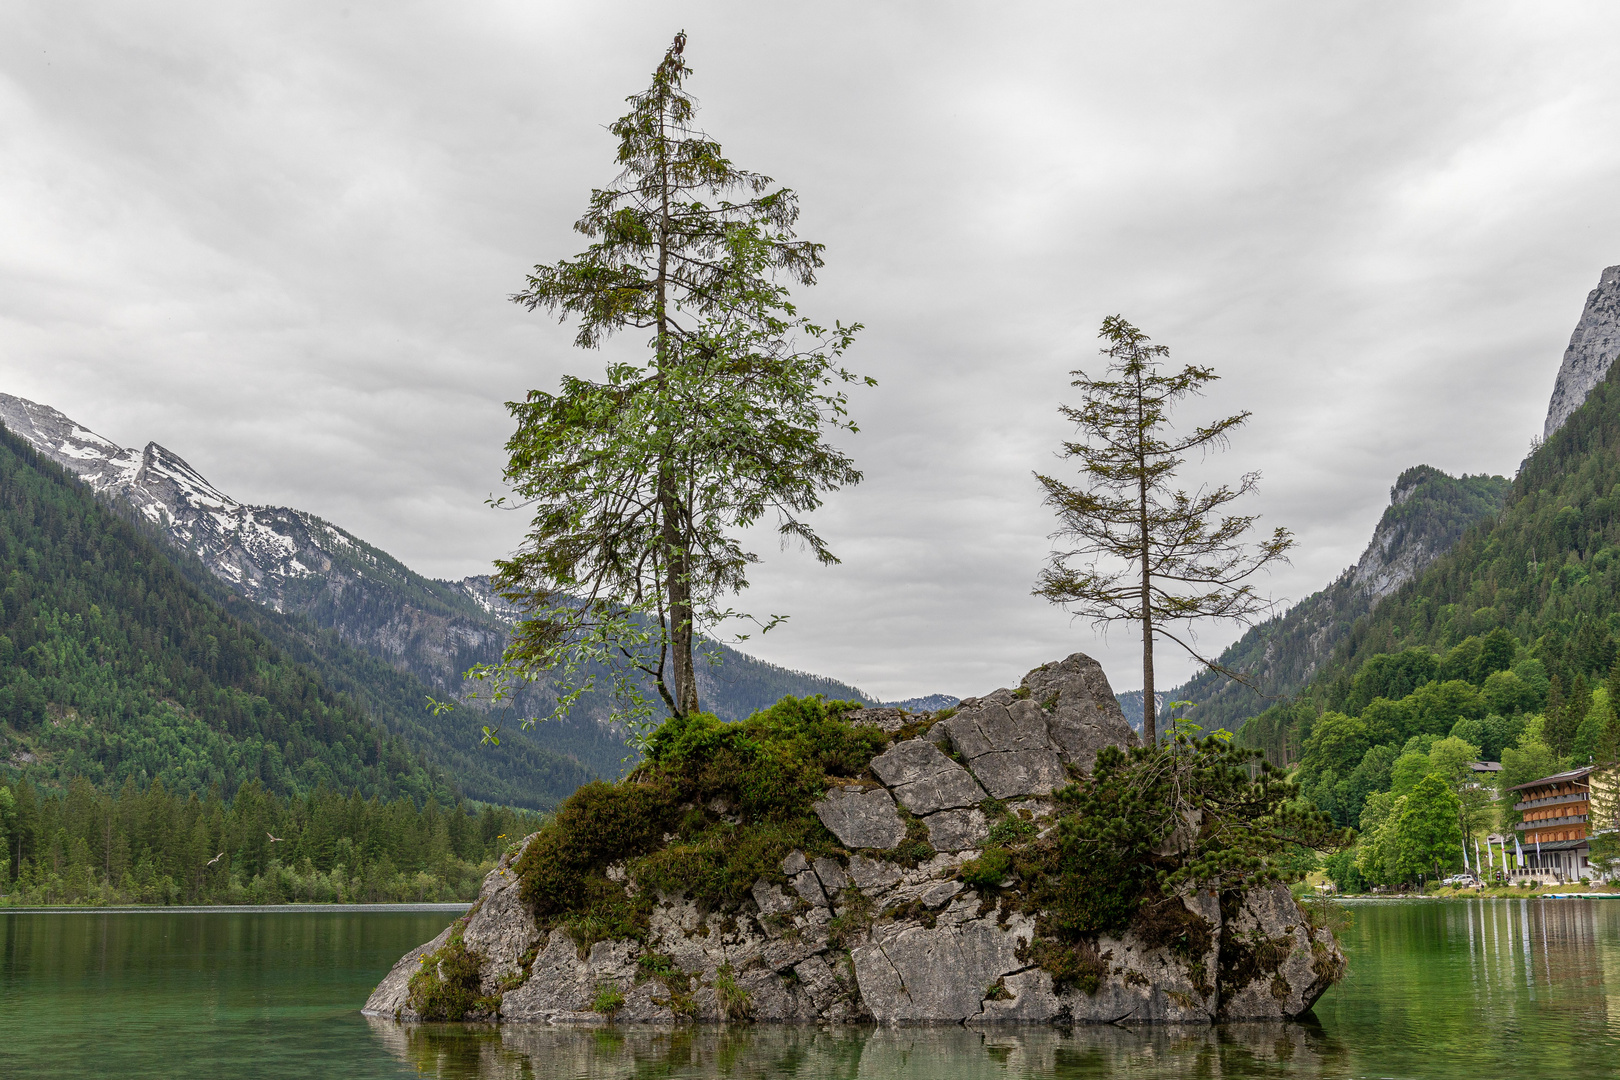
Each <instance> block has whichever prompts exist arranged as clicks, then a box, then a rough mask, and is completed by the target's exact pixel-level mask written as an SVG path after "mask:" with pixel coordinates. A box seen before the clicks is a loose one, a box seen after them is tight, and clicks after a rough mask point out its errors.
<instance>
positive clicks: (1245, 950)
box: [1219, 885, 1345, 1020]
mask: <svg viewBox="0 0 1620 1080" xmlns="http://www.w3.org/2000/svg"><path fill="white" fill-rule="evenodd" d="M1223 939H1224V940H1223V941H1222V945H1221V1001H1220V1011H1219V1015H1220V1017H1221V1019H1223V1020H1281V1019H1285V1018H1290V1017H1294V1016H1299V1015H1301V1014H1302V1013H1304V1012H1305V1011H1306V1010H1307V1009H1309V1008H1310V1007H1311V1006H1312V1005H1314V1004H1315V1003H1316V999H1317V998H1319V997H1321V996H1322V995H1323V994H1324V993H1326V992H1327V988H1328V987H1330V986H1332V985H1333V984H1334V982H1336V981H1337V980H1338V979H1339V977H1340V976H1341V975H1343V974H1344V967H1345V960H1344V954H1343V953H1341V952H1340V951H1339V948H1338V945H1337V944H1335V942H1334V940H1333V935H1332V933H1330V932H1329V931H1327V930H1325V929H1313V928H1312V927H1311V925H1310V921H1309V920H1308V919H1306V918H1305V915H1304V913H1303V912H1302V911H1300V908H1299V905H1298V904H1297V903H1295V902H1294V898H1293V897H1292V896H1291V895H1289V892H1288V889H1287V887H1286V886H1283V885H1275V886H1273V887H1272V888H1270V889H1255V890H1252V891H1250V892H1249V893H1248V894H1247V895H1246V896H1244V898H1243V904H1242V906H1241V907H1240V908H1239V909H1238V910H1237V913H1236V914H1235V915H1234V916H1233V917H1232V918H1231V919H1230V920H1228V921H1227V923H1226V926H1225V933H1224V935H1223Z"/></svg>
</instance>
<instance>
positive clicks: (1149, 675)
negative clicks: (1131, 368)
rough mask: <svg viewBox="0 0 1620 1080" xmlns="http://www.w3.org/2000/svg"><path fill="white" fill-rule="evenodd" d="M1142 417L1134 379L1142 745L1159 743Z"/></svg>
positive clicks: (1139, 381)
mask: <svg viewBox="0 0 1620 1080" xmlns="http://www.w3.org/2000/svg"><path fill="white" fill-rule="evenodd" d="M1143 422H1144V421H1143V417H1142V379H1141V376H1140V375H1138V376H1137V379H1136V438H1137V444H1136V445H1137V458H1136V468H1137V473H1136V475H1137V477H1138V480H1137V488H1136V492H1137V504H1136V505H1137V512H1138V514H1139V515H1140V517H1139V518H1138V522H1137V526H1138V528H1140V529H1141V530H1142V532H1141V536H1142V744H1143V745H1144V746H1150V747H1151V746H1153V745H1154V744H1155V743H1157V742H1158V738H1159V732H1158V721H1159V708H1158V702H1157V701H1155V700H1154V696H1153V564H1152V561H1151V559H1150V555H1151V552H1150V550H1149V543H1148V540H1149V538H1148V511H1147V493H1148V481H1147V448H1146V447H1145V446H1143V440H1144V438H1145V433H1144V431H1143Z"/></svg>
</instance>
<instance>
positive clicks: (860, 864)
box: [365, 655, 1344, 1071]
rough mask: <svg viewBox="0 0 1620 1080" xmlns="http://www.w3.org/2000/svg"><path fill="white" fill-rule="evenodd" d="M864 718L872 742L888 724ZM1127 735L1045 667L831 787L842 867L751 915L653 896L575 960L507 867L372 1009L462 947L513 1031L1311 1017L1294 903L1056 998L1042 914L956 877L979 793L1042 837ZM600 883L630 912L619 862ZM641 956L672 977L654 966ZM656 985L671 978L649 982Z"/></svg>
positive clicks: (1194, 901) (968, 848) (757, 889)
mask: <svg viewBox="0 0 1620 1080" xmlns="http://www.w3.org/2000/svg"><path fill="white" fill-rule="evenodd" d="M871 719H872V722H873V723H874V724H875V725H878V726H881V724H879V721H881V722H882V723H890V721H892V720H893V718H887V719H885V718H882V717H877V718H871ZM910 722H911V721H910V720H909V719H908V720H907V721H906V723H910ZM893 726H894V730H896V731H898V730H899V726H898V725H893ZM886 730H887V729H886ZM1133 739H1134V736H1133V735H1131V733H1130V732H1129V729H1128V728H1126V727H1125V726H1124V718H1123V715H1122V714H1121V713H1120V711H1119V709H1118V707H1117V705H1115V704H1114V702H1113V695H1112V692H1111V691H1110V690H1109V688H1108V684H1107V680H1106V679H1104V678H1103V676H1102V672H1101V669H1100V668H1098V667H1097V665H1096V664H1095V663H1094V662H1093V661H1091V660H1090V659H1089V658H1087V657H1084V656H1078V655H1076V656H1072V657H1069V658H1068V659H1067V660H1065V661H1062V662H1061V663H1056V664H1048V665H1046V666H1044V667H1042V668H1038V669H1036V670H1035V671H1032V672H1031V673H1030V674H1029V675H1028V676H1026V678H1025V680H1024V682H1023V683H1022V684H1021V686H1020V687H1019V689H1018V690H1017V691H1013V690H1005V689H1004V690H997V691H996V692H995V693H993V694H989V695H986V696H985V697H983V698H978V699H969V700H967V701H965V702H963V704H962V708H961V711H960V712H959V713H957V714H956V715H955V716H953V717H950V718H947V719H946V720H943V721H941V722H939V723H937V724H935V725H934V728H933V730H931V731H929V732H928V733H927V734H926V735H925V736H923V737H919V738H915V739H906V740H901V741H900V742H899V743H898V744H896V745H894V746H891V747H890V748H889V749H887V750H885V751H884V753H882V754H880V755H879V756H878V757H877V758H876V759H875V760H874V761H873V762H872V775H873V776H876V777H877V778H878V781H880V782H881V785H886V786H879V785H877V784H874V783H872V782H871V781H867V782H860V781H856V782H853V783H847V782H846V783H834V784H833V786H832V788H831V790H830V791H829V792H828V793H827V795H826V797H825V798H823V799H821V800H819V801H818V802H817V803H816V804H815V807H814V809H815V813H816V814H817V816H818V818H819V819H820V820H821V821H822V823H823V824H825V825H826V826H827V828H828V829H829V830H830V831H831V832H832V833H833V834H834V835H835V836H836V837H837V838H838V841H839V843H840V844H841V845H842V846H843V847H844V848H846V849H848V850H847V851H844V852H839V851H832V852H829V853H828V854H823V855H819V856H817V857H816V858H815V859H811V858H809V857H807V855H806V853H805V852H803V851H793V852H790V853H789V854H788V855H787V857H786V858H784V859H783V860H782V862H781V863H780V864H779V867H778V869H779V870H780V871H781V874H782V877H781V878H778V877H776V875H775V874H774V873H773V874H772V875H770V877H769V878H767V879H762V880H760V881H758V882H756V883H755V884H754V886H753V889H752V890H751V895H750V896H749V897H748V898H745V899H744V900H743V901H741V903H740V904H737V905H729V906H727V907H726V908H725V909H723V910H719V911H710V910H706V909H700V907H699V906H698V904H697V902H696V900H695V899H693V898H691V897H687V896H664V895H659V896H656V897H644V898H643V899H644V901H645V902H648V903H650V905H651V906H650V907H648V908H646V909H644V911H645V912H646V915H647V919H648V921H647V924H646V931H645V934H644V935H643V937H642V939H641V940H636V941H598V942H595V943H593V944H591V945H590V946H589V947H588V948H583V949H582V948H581V947H580V946H578V945H577V944H576V943H575V942H574V940H573V939H571V938H570V937H569V935H568V934H567V933H565V932H564V931H563V930H561V929H553V930H550V931H549V932H547V933H545V934H542V933H541V930H540V927H539V925H538V924H537V923H536V921H535V918H534V914H533V912H532V911H531V910H530V909H529V908H528V907H527V906H526V905H525V904H524V903H523V901H522V899H521V896H520V895H519V893H520V890H519V887H518V883H517V880H516V875H515V872H514V870H513V863H514V861H515V859H516V857H517V855H518V853H519V852H518V851H514V852H513V854H512V855H511V856H510V857H508V858H507V859H505V860H503V861H502V863H501V864H500V865H499V866H498V867H497V868H496V870H495V871H494V872H492V873H491V874H490V875H489V876H488V877H487V878H486V879H485V881H484V883H483V887H482V889H481V890H480V893H479V899H478V902H477V904H476V905H475V906H474V908H473V909H471V910H470V911H469V913H468V915H467V916H465V917H463V918H461V919H458V920H456V921H455V922H454V923H452V924H451V926H450V927H447V928H446V930H445V931H444V932H443V933H442V934H440V935H439V936H438V937H436V938H435V939H434V940H433V941H431V942H429V943H427V944H426V945H424V946H422V947H421V948H419V949H415V950H412V951H411V952H410V953H408V954H407V955H406V956H405V957H403V958H402V959H401V960H400V962H399V963H397V964H396V965H395V966H394V968H393V970H391V971H390V972H389V974H388V976H387V977H386V978H384V979H383V981H382V983H380V984H379V985H378V987H377V989H376V991H375V992H374V993H373V994H372V995H371V997H370V998H369V999H368V1001H367V1002H366V1009H365V1011H366V1013H367V1015H369V1016H373V1017H383V1018H387V1019H388V1022H390V1023H391V1022H393V1021H394V1020H396V1019H397V1020H407V1021H408V1020H413V1019H418V1018H417V1017H415V1016H413V1015H412V1013H411V1011H410V1008H409V983H410V980H411V978H412V977H414V976H415V975H416V973H417V971H419V970H421V967H422V965H423V964H424V963H432V962H433V956H432V954H434V953H436V952H437V951H438V950H440V949H441V948H443V947H444V946H445V945H446V944H447V943H448V942H449V941H450V940H451V938H452V937H453V936H454V935H456V934H460V935H461V937H462V940H463V942H464V944H465V945H466V947H467V948H468V950H469V951H470V952H471V954H472V955H473V956H474V957H476V958H477V960H478V963H479V970H478V978H477V988H478V992H479V994H480V995H482V996H485V997H488V998H490V999H492V1000H498V1001H499V1003H500V1004H499V1017H498V1018H499V1019H500V1020H503V1021H529V1022H532V1023H535V1024H549V1025H567V1024H601V1023H606V1022H610V1021H611V1022H614V1023H621V1024H629V1023H670V1022H675V1021H684V1020H699V1021H719V1020H725V1019H729V1020H737V1019H741V1018H744V1017H748V1018H752V1019H754V1020H759V1021H764V1020H771V1021H784V1022H789V1021H791V1022H795V1023H797V1022H820V1023H843V1022H865V1021H871V1020H877V1021H879V1022H881V1023H883V1024H886V1025H900V1024H912V1023H931V1024H939V1023H955V1024H967V1025H973V1026H977V1027H981V1028H985V1029H988V1028H989V1027H990V1026H992V1025H1011V1024H1032V1023H1056V1024H1065V1023H1078V1024H1088V1023H1089V1024H1102V1025H1112V1024H1151V1023H1204V1024H1207V1023H1209V1022H1210V1021H1213V1020H1216V1019H1233V1020H1245V1021H1256V1020H1258V1021H1266V1020H1275V1019H1277V1018H1280V1017H1288V1018H1291V1017H1296V1016H1299V1015H1301V1014H1302V1013H1304V1012H1305V1011H1307V1010H1308V1009H1309V1008H1310V1006H1311V1004H1312V1003H1313V1002H1315V1001H1316V999H1317V998H1318V997H1319V996H1320V995H1321V993H1322V992H1323V991H1324V990H1325V989H1326V988H1327V987H1328V986H1329V985H1331V983H1332V982H1333V981H1335V980H1336V979H1337V978H1338V977H1339V976H1340V975H1341V974H1342V972H1343V968H1344V958H1343V955H1342V953H1340V952H1339V949H1338V947H1337V945H1336V944H1335V943H1334V941H1333V938H1332V935H1331V934H1330V933H1328V931H1326V930H1318V929H1313V928H1312V927H1311V925H1310V921H1309V919H1308V918H1307V917H1306V913H1305V911H1304V910H1303V909H1301V907H1300V906H1299V904H1297V903H1296V902H1295V901H1294V899H1293V897H1292V896H1291V895H1290V894H1289V892H1288V890H1287V889H1286V888H1283V887H1276V888H1271V889H1259V890H1252V891H1251V892H1249V893H1248V894H1246V895H1245V896H1243V897H1242V898H1240V899H1239V900H1238V901H1237V902H1236V903H1235V905H1234V904H1233V903H1231V902H1229V904H1228V907H1227V909H1226V914H1225V915H1224V916H1223V911H1222V907H1221V905H1220V904H1219V903H1218V902H1217V899H1216V898H1215V897H1214V896H1213V895H1209V894H1195V895H1191V896H1188V897H1185V898H1183V899H1181V900H1179V901H1176V902H1177V903H1179V904H1180V905H1181V908H1180V909H1172V910H1169V911H1167V910H1166V909H1151V910H1150V911H1149V912H1147V913H1146V914H1145V915H1144V916H1143V917H1142V918H1139V919H1138V920H1137V921H1136V922H1134V923H1133V924H1132V927H1133V928H1132V929H1130V930H1127V931H1126V932H1124V933H1122V934H1120V935H1119V936H1117V937H1114V938H1107V937H1104V938H1100V939H1097V940H1095V941H1091V942H1089V943H1084V944H1081V945H1079V946H1073V947H1075V948H1078V949H1079V950H1080V951H1081V953H1082V956H1081V957H1080V959H1082V960H1089V961H1090V964H1091V970H1092V971H1093V972H1094V973H1095V974H1096V986H1095V992H1094V993H1091V994H1086V993H1085V992H1084V991H1083V990H1081V989H1079V988H1075V987H1066V988H1064V989H1063V990H1061V991H1059V990H1058V989H1057V988H1056V987H1055V986H1054V983H1053V978H1052V975H1051V974H1050V973H1049V972H1047V971H1045V970H1042V969H1041V968H1039V967H1038V966H1036V964H1035V958H1036V954H1035V953H1032V952H1031V951H1030V949H1029V948H1028V946H1029V945H1030V944H1031V943H1032V942H1033V941H1034V939H1035V925H1036V923H1035V920H1034V917H1033V916H1032V915H1031V914H1029V913H1025V912H1022V911H1019V910H1017V907H1016V905H1009V904H1008V903H1006V898H1005V897H1002V896H1000V895H999V893H998V890H996V889H995V888H994V887H991V888H988V889H984V890H981V889H978V888H973V887H969V886H967V885H966V884H965V883H964V882H963V881H962V880H961V873H962V867H963V866H964V864H966V863H967V862H969V861H970V860H972V859H974V858H977V857H978V856H979V855H980V854H981V851H982V848H983V845H984V843H985V842H986V840H987V838H988V833H989V820H988V819H987V816H986V811H985V809H983V808H982V807H981V805H980V804H981V803H982V802H983V800H984V799H985V797H986V794H987V793H988V795H990V796H993V797H995V798H998V799H1004V800H1006V804H1005V809H1006V810H1007V811H1008V812H1009V813H1011V814H1013V815H1015V816H1017V817H1018V818H1019V819H1020V820H1022V821H1025V822H1028V823H1029V824H1030V825H1032V826H1033V827H1034V828H1035V829H1037V830H1040V829H1044V828H1049V827H1051V823H1052V814H1053V813H1054V812H1055V809H1056V803H1055V801H1054V800H1053V799H1051V798H1050V797H1049V796H1050V792H1051V791H1052V790H1053V789H1054V788H1056V787H1058V786H1060V785H1062V784H1065V783H1067V782H1068V781H1069V778H1070V776H1071V775H1073V774H1074V773H1076V772H1080V771H1083V770H1085V769H1087V768H1090V767H1092V765H1093V764H1094V763H1095V760H1096V753H1097V751H1098V749H1100V748H1101V747H1102V746H1105V745H1108V744H1109V743H1110V742H1113V743H1115V744H1117V745H1121V746H1125V745H1130V744H1131V742H1132V740H1133ZM941 746H946V747H949V748H951V750H952V751H953V752H954V753H955V754H957V755H958V756H959V757H960V758H962V759H963V760H965V761H967V763H968V767H967V768H964V767H963V765H962V764H961V763H960V762H958V761H955V760H952V759H951V758H950V757H949V756H947V755H946V754H945V753H943V752H942V751H941V749H940V747H941ZM975 774H976V777H977V778H975ZM897 801H898V802H897ZM901 807H905V808H906V809H907V810H909V811H911V812H912V813H915V814H917V815H918V816H919V818H920V820H921V821H922V822H923V823H924V824H925V825H926V826H927V829H928V836H929V841H930V843H931V844H932V845H933V847H934V849H935V854H934V855H933V856H932V857H930V858H927V859H925V860H923V861H920V862H918V863H916V864H915V865H906V864H907V863H909V862H910V861H911V860H912V858H913V857H914V856H915V853H914V852H912V851H909V850H908V851H907V852H906V853H905V855H906V857H905V858H904V859H901V860H899V861H887V859H886V858H873V857H871V855H872V853H873V852H872V849H878V850H889V851H892V850H894V849H895V848H896V847H898V845H899V844H900V843H901V842H902V841H903V840H904V838H905V835H906V820H905V819H904V818H903V817H902V815H901V813H900V808H901ZM711 809H712V810H714V812H715V813H722V812H724V809H725V808H724V807H719V808H716V807H711ZM1196 824H1197V822H1195V821H1189V822H1188V827H1187V830H1185V831H1186V833H1187V836H1186V837H1183V836H1181V834H1180V833H1178V834H1177V842H1176V843H1172V844H1170V845H1169V847H1170V848H1177V847H1178V846H1181V845H1182V844H1184V841H1185V840H1186V839H1187V838H1189V837H1190V836H1191V830H1192V829H1193V828H1194V826H1196ZM526 842H527V841H526ZM519 851H521V848H520V849H519ZM888 858H897V856H890V857H888ZM633 865H634V864H633V863H632V864H631V866H633ZM605 873H606V876H607V878H608V879H609V880H610V881H613V882H617V883H619V884H620V885H622V886H623V887H624V888H625V890H626V892H627V894H629V895H635V889H636V888H637V884H636V882H635V881H634V880H632V878H633V876H634V875H633V871H630V870H629V869H628V868H627V867H626V865H625V864H624V863H615V864H614V865H612V866H609V867H606V868H605ZM784 880H785V883H786V887H784ZM998 901H1000V902H999V903H998ZM835 912H836V914H835ZM1149 916H1151V917H1149ZM1188 920H1193V921H1188ZM1187 927H1191V928H1193V930H1194V931H1195V939H1197V938H1198V937H1202V936H1203V931H1204V930H1207V932H1208V936H1207V940H1208V947H1207V948H1205V949H1204V951H1203V952H1202V953H1201V954H1200V955H1199V956H1196V957H1187V956H1185V955H1182V954H1181V953H1180V952H1178V953H1171V952H1170V951H1169V948H1168V946H1167V945H1166V944H1164V942H1165V941H1180V942H1185V941H1186V940H1187V939H1186V937H1184V936H1179V937H1178V936H1176V935H1177V934H1178V933H1180V932H1181V931H1182V930H1185V929H1186V928H1187ZM1199 927H1202V929H1201V930H1200V929H1198V928H1199ZM1143 935H1149V937H1151V938H1152V940H1149V939H1148V938H1145V937H1144V936H1143ZM647 954H655V955H656V956H657V957H659V962H658V964H656V965H648V964H645V963H644V962H643V961H644V960H645V959H646V957H647ZM670 965H673V973H672V971H671V967H670ZM441 970H442V969H441ZM655 970H656V971H658V972H660V974H659V975H657V976H651V975H650V974H649V973H650V972H651V971H655ZM1087 985H1089V983H1088V984H1087ZM739 991H740V995H739V993H738V992H739ZM469 1018H470V1019H477V1018H478V1017H469ZM484 1018H488V1017H487V1016H486V1017H484ZM379 1022H381V1021H379ZM1003 1030H1004V1029H1003ZM900 1041H902V1042H903V1040H900ZM896 1045H899V1043H898V1042H897V1043H896ZM1047 1071H1050V1070H1047Z"/></svg>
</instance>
